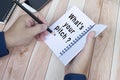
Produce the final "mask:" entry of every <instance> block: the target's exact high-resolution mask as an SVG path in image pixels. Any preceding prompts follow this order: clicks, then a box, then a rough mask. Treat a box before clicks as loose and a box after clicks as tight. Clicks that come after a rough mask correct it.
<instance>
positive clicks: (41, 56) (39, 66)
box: [24, 42, 51, 80]
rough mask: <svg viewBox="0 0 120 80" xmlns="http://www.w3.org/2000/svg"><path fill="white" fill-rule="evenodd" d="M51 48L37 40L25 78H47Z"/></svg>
mask: <svg viewBox="0 0 120 80" xmlns="http://www.w3.org/2000/svg"><path fill="white" fill-rule="evenodd" d="M50 53H51V50H50V49H49V48H48V47H47V46H46V45H45V44H44V43H43V42H37V45H36V46H35V48H34V51H33V53H32V54H33V55H32V56H31V59H30V62H29V65H28V69H27V71H26V75H25V77H24V80H38V79H39V80H45V79H44V78H45V74H46V70H47V67H48V63H49V59H50V57H51V56H50Z"/></svg>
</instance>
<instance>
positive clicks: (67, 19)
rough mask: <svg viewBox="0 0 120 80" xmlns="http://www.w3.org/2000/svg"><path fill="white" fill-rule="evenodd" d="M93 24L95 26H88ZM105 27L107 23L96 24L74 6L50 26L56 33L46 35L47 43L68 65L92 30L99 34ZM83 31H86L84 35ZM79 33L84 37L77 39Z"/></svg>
mask: <svg viewBox="0 0 120 80" xmlns="http://www.w3.org/2000/svg"><path fill="white" fill-rule="evenodd" d="M71 16H72V17H71ZM93 25H94V27H93V28H91V29H90V28H88V27H90V26H93ZM105 28H106V26H105V25H95V23H94V22H93V21H92V20H91V19H90V18H88V17H87V16H86V15H85V14H84V13H83V12H81V11H80V10H79V9H78V8H77V7H73V8H71V9H70V10H68V11H67V12H66V13H65V14H64V15H63V16H62V17H61V18H60V19H59V20H57V21H56V22H55V23H54V24H53V25H51V26H50V29H51V30H52V31H53V32H54V33H55V34H56V35H52V34H49V35H48V36H46V39H45V43H46V44H47V45H48V46H49V47H50V49H51V50H52V51H53V52H54V54H55V55H56V56H57V57H58V58H59V59H60V61H61V62H62V63H63V64H64V65H67V64H68V63H69V62H70V61H71V60H72V59H73V58H74V57H75V56H76V55H77V54H78V53H79V52H80V51H81V50H82V49H83V47H84V44H85V42H86V37H87V35H88V33H89V32H90V31H96V33H97V34H96V36H97V35H99V34H100V33H101V32H102V31H103V30H104V29H105ZM84 31H87V32H84ZM82 33H84V35H83V34H82ZM79 35H82V38H79V40H75V38H77V37H78V36H79ZM79 37H80V36H79ZM77 39H78V38H77ZM73 41H75V42H73ZM70 44H72V46H71V47H69V45H70ZM68 48H69V49H68Z"/></svg>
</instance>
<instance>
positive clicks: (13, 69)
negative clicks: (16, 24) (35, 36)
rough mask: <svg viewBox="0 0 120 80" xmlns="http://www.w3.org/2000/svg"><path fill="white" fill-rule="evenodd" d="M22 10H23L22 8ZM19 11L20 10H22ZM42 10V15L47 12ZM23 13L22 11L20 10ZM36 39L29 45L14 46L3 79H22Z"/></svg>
mask: <svg viewBox="0 0 120 80" xmlns="http://www.w3.org/2000/svg"><path fill="white" fill-rule="evenodd" d="M22 11H23V10H22ZM22 11H21V12H22ZM42 11H43V12H44V15H45V14H46V13H47V12H45V11H47V10H45V11H44V9H43V10H42ZM22 14H23V12H22ZM35 43H36V40H33V42H31V44H30V45H28V46H25V47H20V48H15V49H14V51H13V52H12V56H11V57H10V60H9V62H8V66H7V67H6V70H5V73H4V75H3V80H13V79H14V80H23V79H24V75H25V72H26V69H27V66H28V63H29V60H30V57H31V54H32V52H33V49H34V46H35Z"/></svg>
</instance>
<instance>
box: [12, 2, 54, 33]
mask: <svg viewBox="0 0 120 80" xmlns="http://www.w3.org/2000/svg"><path fill="white" fill-rule="evenodd" d="M13 2H14V3H16V4H17V5H18V6H19V7H20V8H22V9H23V10H24V11H25V12H26V13H27V14H28V15H30V16H31V17H32V18H33V19H34V20H35V21H36V22H38V23H39V24H43V22H42V21H40V20H39V19H38V18H37V17H36V16H35V15H34V14H32V13H31V12H30V11H29V10H28V9H26V8H25V7H24V6H23V5H22V4H20V3H19V2H18V1H16V0H13ZM47 31H48V32H50V33H52V30H50V29H49V28H47Z"/></svg>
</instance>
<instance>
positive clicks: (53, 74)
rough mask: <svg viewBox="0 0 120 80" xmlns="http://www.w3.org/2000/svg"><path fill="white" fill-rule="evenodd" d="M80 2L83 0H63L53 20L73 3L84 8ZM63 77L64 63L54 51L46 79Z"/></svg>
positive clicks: (56, 79)
mask: <svg viewBox="0 0 120 80" xmlns="http://www.w3.org/2000/svg"><path fill="white" fill-rule="evenodd" d="M82 1H83V3H81V4H84V0H82ZM80 2H81V0H77V1H74V0H69V2H68V1H65V0H62V1H61V2H60V3H59V5H58V7H57V11H56V13H55V14H57V15H55V16H54V17H55V18H54V19H53V22H54V21H56V20H57V19H58V18H59V17H61V16H62V15H63V14H64V13H65V12H66V9H68V8H69V7H72V6H73V5H76V6H78V7H79V8H83V6H84V5H81V6H79V5H80V4H79V5H78V4H77V3H80ZM63 3H64V4H63ZM72 3H73V4H72ZM63 5H64V6H63ZM63 78H64V65H63V64H62V63H61V62H60V61H59V59H58V58H57V57H56V56H55V55H54V53H53V54H52V57H51V61H50V64H49V67H48V71H47V75H46V79H45V80H63Z"/></svg>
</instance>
